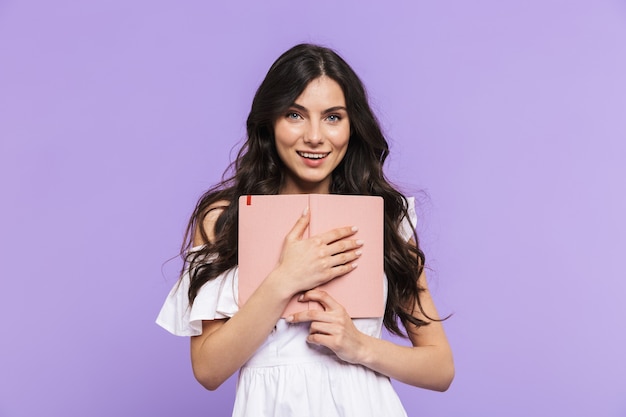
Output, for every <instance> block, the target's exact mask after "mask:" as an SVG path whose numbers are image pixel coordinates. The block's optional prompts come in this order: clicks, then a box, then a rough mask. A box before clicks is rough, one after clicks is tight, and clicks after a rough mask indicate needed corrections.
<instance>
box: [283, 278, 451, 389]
mask: <svg viewBox="0 0 626 417" xmlns="http://www.w3.org/2000/svg"><path fill="white" fill-rule="evenodd" d="M419 279H420V284H421V285H422V286H423V287H424V288H425V291H423V292H422V293H421V294H420V300H421V303H422V307H423V308H424V311H425V312H426V314H427V315H428V316H429V317H431V318H438V315H437V310H436V308H435V304H434V302H433V299H432V297H431V295H430V292H429V291H428V287H427V284H426V277H425V274H422V275H421V276H420V278H419ZM303 301H317V302H319V303H321V304H322V305H323V306H324V308H325V311H322V310H307V311H303V312H300V313H297V314H295V315H293V316H291V317H289V318H288V319H287V320H288V321H291V322H303V321H310V322H311V329H310V335H309V337H308V341H309V343H314V344H319V345H323V346H326V347H328V348H329V349H331V350H333V351H334V352H335V353H336V354H337V356H338V357H340V358H341V359H343V360H345V361H347V362H351V363H357V364H361V365H364V366H367V367H368V368H370V369H372V370H374V371H376V372H379V373H381V374H384V375H387V376H389V377H391V378H394V379H396V380H398V381H401V382H404V383H406V384H410V385H414V386H417V387H421V388H426V389H431V390H436V391H445V390H447V389H448V387H449V386H450V384H451V383H452V379H453V378H454V362H453V359H452V350H451V349H450V345H449V344H448V340H447V338H446V335H445V332H444V329H443V326H442V324H441V322H437V321H430V324H428V325H427V326H422V327H420V328H416V327H415V326H413V325H409V328H408V329H407V332H408V336H409V339H410V340H411V344H412V346H400V345H397V344H395V343H392V342H390V341H387V340H382V339H378V338H375V337H371V336H368V335H366V334H364V333H361V332H360V331H359V330H358V329H357V328H356V327H355V326H354V324H353V322H352V320H351V319H350V317H349V316H348V315H347V314H346V312H345V310H344V309H343V307H342V306H341V305H339V304H338V303H337V302H336V301H335V300H333V299H332V297H330V296H329V295H328V294H327V293H326V292H324V291H319V290H311V291H308V292H306V293H305V295H304V297H303ZM413 315H414V316H416V317H422V318H423V314H421V313H420V311H419V308H418V307H417V305H416V306H415V307H414V310H413ZM426 320H428V319H426Z"/></svg>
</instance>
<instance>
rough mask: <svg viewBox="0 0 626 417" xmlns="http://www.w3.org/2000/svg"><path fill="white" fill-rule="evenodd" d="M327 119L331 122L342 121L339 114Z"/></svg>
mask: <svg viewBox="0 0 626 417" xmlns="http://www.w3.org/2000/svg"><path fill="white" fill-rule="evenodd" d="M326 119H328V121H329V122H338V121H339V120H341V116H339V115H338V114H331V115H330V116H328V117H327V118H326Z"/></svg>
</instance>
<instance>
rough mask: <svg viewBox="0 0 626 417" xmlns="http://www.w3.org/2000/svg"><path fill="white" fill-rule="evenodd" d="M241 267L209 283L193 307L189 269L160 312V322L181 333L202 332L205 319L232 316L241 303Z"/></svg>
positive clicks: (182, 334)
mask: <svg viewBox="0 0 626 417" xmlns="http://www.w3.org/2000/svg"><path fill="white" fill-rule="evenodd" d="M237 281H238V280H237V268H233V269H231V270H229V271H226V272H225V273H223V274H221V275H219V276H218V277H216V278H215V279H212V280H211V281H209V282H207V283H206V284H204V285H203V286H202V288H200V290H199V291H198V295H197V296H196V298H195V300H194V302H193V305H192V306H191V307H190V306H189V298H188V296H187V294H188V291H189V272H185V273H184V274H183V276H182V278H181V279H180V281H179V282H177V283H176V285H174V287H173V288H172V290H171V291H170V293H169V294H168V296H167V298H166V299H165V303H164V304H163V307H162V308H161V311H160V312H159V315H158V317H157V320H156V323H157V324H158V325H159V326H161V327H163V328H164V329H165V330H167V331H168V332H170V333H172V334H175V335H177V336H198V335H200V334H202V320H214V319H225V318H229V317H232V316H233V315H234V314H235V313H236V312H237V310H238V309H239V307H238V305H237V298H236V294H237V284H238V282H237Z"/></svg>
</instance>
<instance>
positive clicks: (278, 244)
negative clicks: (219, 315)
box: [239, 194, 385, 318]
mask: <svg viewBox="0 0 626 417" xmlns="http://www.w3.org/2000/svg"><path fill="white" fill-rule="evenodd" d="M307 206H309V210H310V212H311V223H310V225H309V228H308V230H307V231H306V232H305V236H314V235H316V234H318V233H323V232H326V231H328V230H331V229H334V228H336V227H343V226H357V227H358V228H359V230H358V232H357V233H356V234H355V239H363V240H364V241H365V244H364V245H363V247H362V252H363V254H362V255H361V256H360V258H359V259H358V261H357V262H358V264H359V266H358V267H357V268H356V269H354V270H353V271H351V272H349V273H348V274H346V275H343V276H341V277H339V278H336V279H334V280H332V281H330V282H328V283H326V284H324V285H322V286H321V287H320V288H322V289H324V290H325V291H327V292H328V293H329V294H330V295H331V296H332V297H333V298H334V299H335V300H337V301H338V302H339V303H340V304H341V305H343V306H344V308H345V309H346V311H347V312H348V314H349V315H350V316H351V317H353V318H358V317H382V316H383V314H384V311H385V300H384V293H383V291H384V282H383V279H384V265H383V236H384V224H383V221H384V218H383V216H384V207H383V199H382V197H375V196H352V195H337V194H288V195H252V196H248V195H246V196H241V197H240V198H239V305H240V306H241V305H243V304H244V303H245V302H246V301H247V300H248V298H249V297H250V295H252V293H253V292H254V291H255V290H256V288H257V287H258V286H259V285H260V284H261V282H262V281H263V280H264V279H265V277H266V276H267V275H268V274H269V273H270V272H271V271H272V270H273V269H274V267H275V266H276V264H277V263H278V259H279V256H280V253H281V249H282V245H283V241H284V238H285V236H286V235H287V233H288V232H289V231H290V230H291V229H292V228H293V226H294V224H295V223H296V221H297V220H298V218H299V217H300V216H301V215H302V212H303V210H304V208H305V207H307ZM296 298H297V296H296V297H294V298H293V299H292V300H291V301H290V302H289V304H288V305H287V308H286V309H285V311H284V313H283V317H286V316H288V315H290V314H293V313H296V312H299V311H303V310H306V309H321V308H322V307H321V305H320V304H319V303H317V302H313V301H312V302H308V303H302V302H298V301H297V299H296Z"/></svg>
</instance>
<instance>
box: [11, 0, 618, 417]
mask: <svg viewBox="0 0 626 417" xmlns="http://www.w3.org/2000/svg"><path fill="white" fill-rule="evenodd" d="M407 3H408V2H407ZM301 41H312V42H318V43H324V44H328V45H330V46H332V47H334V48H336V49H337V50H339V51H340V52H341V53H342V54H343V55H344V56H345V58H346V59H347V60H348V62H350V63H351V64H352V65H353V66H354V68H355V69H356V70H357V72H358V73H359V74H360V75H361V77H362V78H363V80H364V82H365V83H366V85H367V86H368V87H369V91H370V94H371V98H372V102H373V105H374V107H375V109H376V110H377V112H378V114H379V116H380V120H381V122H382V124H383V126H384V127H385V129H386V132H387V133H388V135H389V138H390V140H391V143H392V157H391V159H390V165H389V169H388V174H389V176H390V177H391V178H393V179H395V180H396V182H397V183H398V184H400V185H402V186H404V187H405V188H406V189H407V192H409V193H411V194H413V193H415V192H416V191H417V190H419V189H424V190H425V191H426V192H427V193H428V195H429V198H428V199H425V200H424V203H423V205H422V208H421V219H422V223H421V225H420V230H421V233H422V236H423V242H424V246H425V249H426V252H427V256H428V259H429V262H430V266H431V267H432V269H433V271H432V272H431V273H430V277H431V279H432V284H431V285H432V287H433V291H434V294H435V297H436V300H437V302H438V305H439V307H440V310H441V311H442V312H443V313H449V312H453V313H454V314H455V315H454V317H453V318H452V319H450V320H449V321H448V322H447V323H446V328H447V331H448V334H449V337H450V340H451V343H452V345H453V348H454V351H455V357H456V366H457V377H456V380H455V382H454V384H453V386H452V387H451V389H450V390H449V391H448V392H447V393H445V394H440V393H431V392H427V391H423V390H419V389H414V388H411V387H407V386H403V385H401V384H397V386H398V390H399V392H400V395H401V397H402V400H403V402H404V403H405V405H406V407H407V409H408V411H409V415H411V416H446V417H449V416H464V417H467V416H470V417H471V416H481V417H482V416H504V415H506V416H509V417H516V416H520V417H521V416H530V415H532V416H568V417H576V416H580V417H583V416H585V417H586V416H592V415H593V416H616V417H617V416H624V415H626V389H625V388H624V387H625V386H626V385H625V384H624V375H626V360H625V359H624V357H623V352H624V350H625V348H626V331H625V330H624V325H623V319H624V317H626V305H625V304H626V303H624V301H623V299H624V295H625V294H626V284H625V283H624V281H625V280H624V278H626V276H625V274H624V268H623V265H622V261H621V260H622V259H624V252H625V251H626V221H625V220H624V217H625V213H626V163H625V162H624V161H625V160H626V75H625V74H626V4H625V3H624V2H623V1H617V0H614V1H610V0H595V1H581V0H570V1H563V0H561V1H559V0H542V1H539V0H534V1H532V0H531V1H524V2H522V1H518V2H502V1H497V0H484V1H475V2H467V1H460V0H458V1H447V2H432V1H417V2H412V3H411V5H410V6H401V5H400V4H398V5H395V6H393V7H392V6H391V5H390V4H389V3H388V2H372V1H357V0H350V1H343V2H332V3H331V2H329V1H325V0H321V1H317V2H309V3H303V2H296V3H294V2H286V1H278V0H274V1H269V2H253V1H249V2H246V3H242V2H236V1H235V2H219V3H215V5H213V2H201V1H191V2H178V3H176V2H166V1H147V0H136V1H133V2H129V1H121V0H113V1H91V2H80V1H69V0H59V1H56V2H45V1H19V2H18V1H17V0H0V195H1V198H2V202H3V203H2V206H1V207H2V208H1V213H2V215H1V216H0V242H1V245H2V246H1V248H0V257H1V263H0V265H1V267H0V268H1V271H2V281H1V283H2V290H1V293H0V294H1V302H0V328H1V329H2V334H3V335H2V342H0V416H3V417H21V416H39V415H46V416H75V415H88V416H92V417H101V416H102V417H104V416H111V415H119V416H139V415H154V416H165V415H207V416H208V415H211V416H213V415H215V416H222V415H228V413H229V410H230V404H231V402H232V398H233V381H232V380H231V381H230V382H229V383H228V384H227V385H225V386H224V387H222V388H220V390H218V391H217V392H206V391H204V389H202V388H201V387H200V386H199V385H198V384H197V383H196V382H195V381H194V379H193V376H192V374H191V370H190V365H189V357H188V341H187V340H186V339H183V338H176V337H174V336H170V335H169V334H167V333H166V332H165V331H163V330H161V329H160V328H158V327H157V326H156V325H155V324H153V322H154V319H155V316H156V314H157V312H158V310H159V308H160V305H161V303H162V302H163V299H164V297H165V296H166V293H167V291H168V290H169V288H170V286H171V285H172V284H173V282H174V281H175V279H176V272H177V268H178V267H179V262H178V260H174V261H171V262H167V263H166V261H167V259H169V258H170V257H173V256H175V255H176V253H177V250H178V245H179V243H180V239H181V236H182V231H183V227H184V224H185V221H186V219H187V216H188V215H189V214H190V211H191V209H192V208H193V204H194V203H195V200H196V198H197V197H198V196H199V194H200V193H201V192H202V191H203V190H204V189H205V188H207V187H208V186H209V185H210V184H212V183H213V182H215V181H216V180H217V179H218V178H219V176H220V174H221V172H222V170H223V168H224V167H225V166H226V164H227V162H228V160H229V153H230V149H231V147H232V146H233V145H234V144H235V142H236V141H238V140H239V139H241V138H242V137H243V134H244V128H243V127H244V121H245V117H246V115H247V111H248V108H249V105H250V101H251V98H252V95H253V93H254V90H255V88H256V86H257V85H258V83H259V82H260V80H261V79H262V77H263V76H264V74H265V71H266V70H267V69H268V67H269V65H270V64H271V62H272V61H273V60H274V59H275V58H276V57H277V56H278V54H279V53H281V52H282V51H283V50H285V49H287V48H288V47H290V46H292V45H293V44H295V43H298V42H301ZM164 263H165V264H164Z"/></svg>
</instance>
